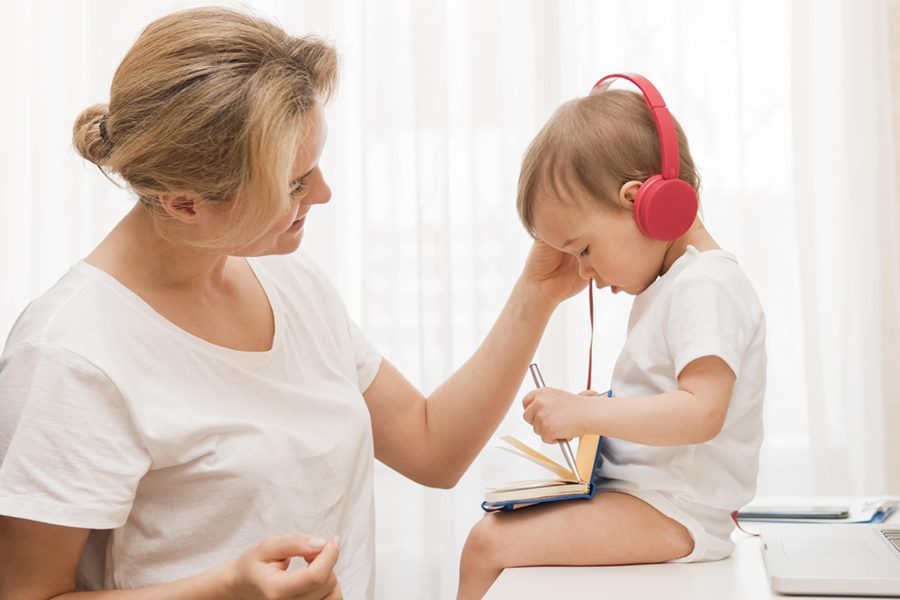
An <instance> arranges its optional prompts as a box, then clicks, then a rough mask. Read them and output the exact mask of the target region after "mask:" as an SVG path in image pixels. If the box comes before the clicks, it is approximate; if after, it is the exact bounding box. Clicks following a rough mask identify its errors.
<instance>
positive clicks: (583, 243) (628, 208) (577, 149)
mask: <svg viewBox="0 0 900 600" xmlns="http://www.w3.org/2000/svg"><path fill="white" fill-rule="evenodd" d="M617 78H621V79H627V80H629V81H631V82H632V83H634V84H635V85H637V86H638V87H639V88H640V89H641V92H642V94H637V93H635V92H630V91H623V90H609V89H607V88H608V86H609V83H610V82H611V81H612V80H613V79H617ZM698 187H699V177H698V175H697V172H696V169H695V167H694V162H693V159H692V158H691V155H690V151H689V149H688V143H687V140H686V138H685V136H684V132H683V131H682V129H681V127H680V126H679V125H678V123H677V122H676V121H675V120H674V119H673V118H672V117H671V115H670V114H669V112H668V109H667V108H666V107H665V104H664V102H663V100H662V97H661V96H660V95H659V92H658V91H657V90H656V89H655V88H654V87H653V85H652V84H651V83H650V82H649V81H647V80H646V79H645V78H643V77H641V76H639V75H634V74H627V75H613V76H609V77H605V78H603V79H601V80H600V82H598V84H597V86H595V89H594V90H593V91H592V93H591V94H590V95H588V96H586V97H583V98H577V99H575V100H572V101H570V102H568V103H566V104H564V105H563V106H562V107H560V108H559V109H558V110H557V111H556V113H555V114H554V115H553V116H552V117H551V119H550V121H549V122H548V123H547V124H546V125H545V126H544V128H543V129H542V130H541V131H540V133H538V135H537V137H536V138H535V139H534V141H533V142H532V143H531V146H530V147H529V149H528V152H527V153H526V155H525V158H524V161H523V164H522V172H521V175H520V178H519V193H518V201H517V207H518V211H519V216H520V218H521V219H522V222H523V223H524V225H525V227H526V228H527V229H528V231H529V232H530V233H531V235H532V236H533V237H534V238H535V239H537V240H539V241H540V242H542V243H543V244H545V245H546V247H547V248H546V249H547V251H548V252H557V253H563V254H565V255H566V258H567V259H568V260H570V261H576V262H577V264H578V268H579V270H580V273H581V276H582V278H584V279H586V280H592V281H593V284H594V285H595V286H596V287H597V288H598V289H601V288H604V287H610V288H611V290H612V292H613V293H618V292H619V291H622V292H625V293H627V294H632V295H634V296H635V299H634V304H633V307H632V310H631V316H630V318H629V321H628V335H627V338H626V340H625V346H624V348H623V349H622V352H621V355H620V356H619V359H618V361H617V363H616V365H615V369H614V371H613V375H612V382H611V386H610V387H611V389H612V390H613V392H614V393H615V396H614V397H612V398H607V397H605V396H597V395H596V394H593V395H592V393H590V392H582V393H581V394H572V393H570V392H567V391H564V390H559V389H554V388H542V389H538V390H534V391H532V392H530V393H529V394H527V395H526V396H525V398H524V401H523V404H524V407H525V414H524V418H525V420H526V421H527V422H528V423H529V424H531V425H532V427H533V428H534V431H535V433H537V434H538V435H539V436H541V439H542V440H543V441H544V442H546V443H553V442H555V440H557V439H571V438H574V437H577V436H580V435H584V434H600V435H603V436H606V439H605V441H604V445H603V449H602V455H603V466H602V467H601V470H600V475H601V477H600V478H599V479H598V480H597V481H595V485H596V487H597V493H596V495H595V496H594V497H593V498H592V499H590V500H573V501H567V502H556V503H549V504H544V505H540V506H535V507H531V508H525V509H520V510H516V511H513V512H507V513H494V514H488V515H486V516H485V517H484V518H483V519H482V520H481V521H480V522H479V523H477V524H476V525H475V527H474V528H473V529H472V531H471V533H470V534H469V538H468V540H467V541H466V545H465V548H464V549H463V554H462V559H461V562H460V585H459V596H458V597H459V598H461V599H463V598H466V599H467V598H480V597H481V596H482V595H483V594H484V593H485V591H486V590H487V589H488V587H490V585H491V583H492V582H493V581H494V580H495V579H496V578H497V576H498V575H499V574H500V572H501V571H502V570H503V569H504V568H506V567H520V566H527V565H622V564H639V563H658V562H666V561H677V562H694V561H709V560H718V559H721V558H725V557H727V556H729V555H730V554H731V552H732V550H733V549H734V544H733V543H732V542H731V539H730V534H731V532H732V529H733V522H732V520H731V513H732V511H735V510H737V509H738V508H740V507H741V506H743V505H744V504H746V503H747V502H748V501H749V500H750V499H752V498H753V496H754V493H755V487H756V477H757V471H758V468H759V449H760V445H761V443H762V437H763V426H762V402H763V396H764V393H765V386H766V350H765V317H764V315H763V310H762V307H761V305H760V302H759V299H758V298H757V296H756V293H755V292H754V290H753V286H752V284H751V283H750V281H749V280H748V279H747V276H746V275H745V274H744V272H743V271H742V270H741V268H740V266H739V265H738V262H737V260H736V259H735V257H734V256H733V255H732V254H730V253H728V252H726V251H724V250H722V249H721V248H719V246H718V245H717V244H716V242H715V240H714V239H713V238H712V236H711V235H710V234H709V232H708V231H707V230H706V228H705V227H704V226H703V224H702V223H701V222H700V220H699V219H698V218H697V216H696V209H697V197H696V190H697V189H698Z"/></svg>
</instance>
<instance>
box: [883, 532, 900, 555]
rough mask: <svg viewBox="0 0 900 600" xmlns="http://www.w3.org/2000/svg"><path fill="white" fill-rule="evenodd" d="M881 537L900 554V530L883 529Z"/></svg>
mask: <svg viewBox="0 0 900 600" xmlns="http://www.w3.org/2000/svg"><path fill="white" fill-rule="evenodd" d="M881 535H883V536H884V537H885V539H886V540H887V541H889V542H890V543H891V545H892V546H893V547H894V550H896V551H897V552H900V529H882V530H881Z"/></svg>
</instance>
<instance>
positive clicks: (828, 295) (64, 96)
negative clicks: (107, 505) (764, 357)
mask: <svg viewBox="0 0 900 600" xmlns="http://www.w3.org/2000/svg"><path fill="white" fill-rule="evenodd" d="M196 4H197V3H187V2H168V3H166V2H139V3H138V2H129V3H119V2H112V1H111V0H107V1H91V2H89V1H85V0H82V1H80V2H76V1H71V2H64V1H62V0H59V1H57V2H50V1H47V0H44V1H36V2H30V3H24V2H3V4H2V15H0V48H2V50H3V55H4V56H7V57H15V59H14V60H7V61H4V66H3V70H4V82H5V84H4V90H5V93H4V94H2V95H0V108H2V114H4V115H6V116H7V118H6V120H5V123H4V134H3V135H4V138H3V142H2V153H3V156H2V160H0V177H2V181H3V192H2V204H0V236H2V237H0V244H2V253H0V267H2V274H3V280H4V282H3V284H2V289H3V293H2V295H0V333H2V334H4V336H5V333H6V332H7V331H8V329H9V328H10V327H11V326H12V323H13V321H14V319H15V316H16V315H17V314H18V313H19V312H20V311H21V310H22V308H24V306H25V304H26V303H27V301H28V300H29V299H30V298H32V297H33V296H35V295H37V294H39V293H40V292H41V291H43V290H44V289H46V288H47V287H48V286H49V285H51V284H52V283H53V282H54V281H55V280H56V279H57V278H58V277H60V276H61V275H62V274H63V272H64V271H65V269H66V268H67V267H68V266H69V265H70V264H71V263H72V262H74V261H76V260H78V259H79V258H81V257H82V256H84V255H85V254H86V253H87V252H88V251H89V250H90V249H91V248H92V247H93V246H94V245H95V244H96V243H97V242H98V241H99V239H101V237H102V236H103V235H104V234H105V232H106V231H108V229H109V228H110V227H111V225H112V224H113V223H114V222H115V221H116V220H117V219H118V218H120V216H121V215H122V214H124V212H125V211H126V210H127V208H128V207H129V205H130V200H129V199H128V198H127V195H126V194H125V193H123V192H122V191H120V190H116V189H114V188H113V187H112V186H111V185H110V184H109V183H108V182H107V181H106V180H105V179H103V177H102V176H100V174H99V173H97V172H96V170H94V169H92V168H89V166H87V165H86V164H84V163H82V162H81V161H80V160H79V159H78V158H77V156H76V155H75V152H74V151H73V150H72V149H71V147H70V132H71V127H72V122H73V120H74V118H75V116H76V115H77V113H78V111H80V110H81V109H82V108H84V107H86V106H87V105H88V104H91V103H94V102H100V101H106V100H107V99H108V86H109V83H110V80H111V77H112V74H113V71H114V69H115V67H116V65H117V64H118V61H119V60H121V58H122V56H123V55H124V53H125V51H126V50H127V48H128V47H129V46H130V44H131V42H132V41H133V40H134V38H135V37H136V36H137V34H138V32H139V30H140V28H141V27H142V26H144V25H146V24H147V23H148V22H149V21H150V20H152V19H153V18H155V17H157V16H160V15H162V14H165V13H167V12H169V11H171V10H175V9H178V8H184V7H187V6H193V5H196ZM230 5H231V6H248V7H250V9H251V10H253V11H255V12H257V13H259V14H261V15H263V16H267V17H270V18H274V19H276V20H277V21H278V22H280V23H281V24H282V25H283V26H284V27H286V28H287V29H288V30H289V31H291V32H293V33H298V34H299V33H309V32H315V33H318V34H320V35H322V36H324V37H326V38H329V39H331V40H332V41H334V42H335V43H336V44H337V46H338V49H339V51H340V53H341V55H342V60H343V65H342V71H341V86H340V89H339V91H338V94H337V98H336V100H335V101H334V102H333V104H332V105H331V106H330V107H329V108H328V110H327V117H328V122H329V131H330V133H329V141H328V143H327V146H326V150H325V154H324V157H323V160H322V166H323V170H324V173H325V176H326V178H327V179H328V181H329V183H330V184H331V186H332V188H333V192H334V194H333V200H332V202H331V203H330V204H329V205H327V206H322V207H316V208H315V210H313V212H312V213H311V214H310V219H309V221H308V232H307V238H306V240H305V241H304V246H305V248H306V249H307V251H308V252H310V253H311V254H313V255H314V257H315V258H316V259H317V260H318V261H319V262H320V264H322V266H323V267H324V268H325V269H326V270H327V271H328V272H329V274H330V275H331V277H332V278H333V280H334V281H335V283H336V284H337V285H338V287H339V288H340V289H341V290H342V292H343V295H344V298H345V300H346V302H347V304H348V306H349V308H350V311H351V313H352V314H353V315H354V317H355V318H356V319H357V321H358V322H360V324H361V325H362V326H363V328H364V330H365V331H366V332H367V334H368V335H369V336H370V337H371V338H372V339H373V340H374V341H375V342H376V344H377V345H378V346H379V347H380V348H381V350H382V351H383V352H384V354H385V356H386V357H388V358H389V359H390V360H391V361H392V362H394V363H395V364H396V365H398V367H399V368H400V369H401V371H403V372H404V373H405V374H406V375H407V377H408V378H409V379H410V380H411V381H413V382H414V383H415V384H417V385H418V386H419V387H420V389H422V390H423V391H425V392H426V393H427V392H429V391H431V390H433V389H434V388H435V387H436V386H437V385H439V384H440V383H441V382H442V381H443V379H444V378H445V377H446V376H447V375H448V374H450V373H451V372H452V370H453V369H454V368H456V367H458V366H459V365H460V364H461V363H462V362H463V361H464V360H466V359H467V358H468V357H469V356H470V355H471V353H472V352H473V351H474V349H475V348H476V346H477V345H478V343H479V342H480V340H481V339H482V338H483V336H484V335H485V334H486V333H487V331H488V330H489V328H490V326H491V325H492V323H493V320H494V318H495V317H496V316H497V314H498V313H499V311H500V309H501V307H502V305H503V303H504V302H505V300H506V297H507V294H508V293H509V291H510V289H511V288H512V285H513V283H514V281H515V279H516V277H517V275H518V273H519V270H520V269H521V266H522V264H523V262H524V260H525V256H526V254H527V251H528V248H529V245H530V240H529V239H528V237H527V235H526V233H525V232H524V230H523V228H522V227H521V225H520V224H519V222H518V219H517V216H516V213H515V193H516V180H517V177H518V166H519V161H520V159H521V157H522V154H523V153H524V151H525V148H526V146H527V144H528V142H529V141H530V139H531V137H532V136H533V135H534V134H535V133H536V132H537V130H538V129H539V128H540V126H541V125H542V124H543V122H544V121H545V120H546V119H547V118H548V117H549V116H550V114H551V113H552V111H553V110H554V109H555V107H556V106H558V105H559V104H560V103H562V102H563V101H565V100H567V99H570V98H572V97H574V96H576V95H583V94H585V93H587V92H588V90H589V89H590V87H591V85H592V84H593V83H594V81H595V80H596V79H598V78H599V77H600V76H601V75H603V74H606V73H609V72H613V71H619V70H631V71H636V72H639V73H642V74H644V75H646V76H648V77H649V78H650V79H651V80H652V81H654V82H655V83H656V84H657V86H658V87H659V88H660V90H661V92H662V94H663V96H664V97H665V98H666V100H667V102H668V104H669V106H670V107H671V108H672V111H673V113H674V114H675V115H676V117H677V118H678V119H679V121H680V122H681V124H682V125H683V127H684V128H685V130H686V132H687V135H688V138H689V140H690V142H691V149H692V152H693V155H694V158H695V161H696V162H697V164H698V166H699V168H700V170H701V175H702V178H703V187H702V190H701V203H702V210H703V215H704V218H705V222H706V223H707V225H708V227H709V229H710V231H711V232H712V234H713V236H714V237H715V238H716V239H717V241H718V242H719V243H720V244H721V245H722V246H723V247H724V248H725V249H727V250H730V251H732V252H734V253H735V254H736V255H737V257H738V259H739V261H740V263H741V264H742V266H743V268H744V269H745V270H746V271H747V273H748V275H749V276H750V278H751V279H752V280H753V282H754V284H755V285H756V288H757V290H758V292H759V295H760V297H761V299H762V301H763V304H764V306H765V309H766V313H767V320H768V322H767V326H768V350H769V373H768V393H767V399H766V402H767V406H766V442H765V447H764V451H763V455H762V467H761V476H760V492H761V493H770V494H771V493H808V492H844V493H875V492H880V491H883V489H884V486H885V485H886V483H885V468H886V467H885V459H884V441H883V434H882V432H883V431H884V428H883V427H884V426H883V425H882V416H883V415H884V413H885V410H886V405H885V404H884V402H885V400H884V399H885V398H886V397H889V396H888V395H886V394H885V391H884V390H883V389H882V387H883V386H882V382H883V381H884V377H885V369H884V368H883V363H882V354H881V350H880V349H881V344H882V342H883V341H884V340H885V339H886V338H887V337H888V336H889V335H890V332H889V331H888V330H886V329H884V327H885V326H886V325H885V324H887V325H890V324H891V323H892V324H893V326H896V319H894V320H893V321H891V320H890V319H888V318H887V317H886V316H885V315H889V310H890V309H889V307H888V306H889V305H888V302H889V299H890V298H897V293H896V290H897V281H896V277H897V269H896V268H895V267H896V265H897V262H896V261H897V247H896V239H897V238H896V231H895V230H893V229H891V228H892V227H895V225H896V212H891V211H896V196H895V195H894V194H895V192H893V190H894V188H893V187H890V186H892V185H893V180H892V179H891V176H890V169H891V167H890V165H891V164H892V163H891V162H890V161H891V160H892V158H891V157H892V156H893V154H892V149H891V145H890V140H889V139H888V138H886V135H887V134H886V133H885V132H886V131H889V127H888V123H889V118H890V108H891V106H890V100H888V98H889V96H888V90H887V89H886V79H885V65H886V58H885V56H886V50H885V46H884V44H885V40H886V39H887V35H886V30H885V25H884V18H883V15H884V12H885V7H886V4H885V3H884V2H879V1H874V0H873V1H870V2H853V3H851V2H849V1H846V0H845V1H844V2H841V1H838V0H827V1H825V2H815V3H813V2H812V1H811V0H806V1H799V0H798V1H795V2H793V3H790V2H782V1H780V0H763V1H760V2H752V3H751V2H739V1H737V0H731V1H725V2H712V1H709V2H701V1H694V2H666V1H664V0H659V1H653V2H651V1H639V2H634V1H625V0H617V1H603V2H588V1H569V2H549V1H541V0H531V1H509V2H498V1H493V0H492V1H481V0H479V1H475V0H467V1H464V2H451V1H443V2H416V1H413V0H408V1H406V2H399V1H389V2H388V1H386V2H378V3H374V2H366V1H364V0H342V1H333V2H332V1H328V2H326V1H324V0H323V1H304V2H288V1H283V2H276V1H271V2H250V3H247V4H240V5H236V4H230ZM618 85H620V86H621V85H624V84H618ZM894 106H895V107H896V100H895V101H894ZM823 125H824V126H823ZM891 240H894V242H891ZM885 274H886V275H885ZM891 275H893V277H892V276H891ZM629 308H630V299H629V298H627V297H625V296H624V295H618V296H615V297H613V296H611V295H610V294H609V293H608V292H605V293H600V294H598V295H597V315H598V319H597V336H596V341H595V354H594V364H595V373H594V381H595V382H596V384H595V387H596V388H597V389H600V388H602V387H603V386H604V385H605V384H606V383H607V382H608V381H609V377H610V373H611V371H612V367H613V364H614V362H615V359H616V356H617V353H618V350H619V348H620V347H621V344H622V342H623V339H624V335H625V324H626V321H627V316H628V311H629ZM894 334H895V335H896V332H894ZM588 339H589V331H588V315H587V301H586V298H585V296H584V295H582V296H579V297H577V298H575V299H573V300H572V301H570V302H568V303H567V304H566V305H564V306H563V307H561V308H560V310H558V311H557V313H556V315H555V316H554V318H553V320H552V322H551V325H550V327H549V329H548V332H547V334H546V336H545V338H544V340H543V342H542V344H541V347H540V349H539V351H538V355H537V360H538V361H539V362H540V363H541V368H542V371H543V373H544V377H545V379H546V381H547V384H548V385H553V386H558V387H564V388H568V389H571V390H573V391H578V390H580V389H582V387H583V386H584V383H585V377H586V364H587V343H588ZM885 360H886V359H885ZM894 367H895V368H896V365H894ZM527 389H530V384H529V382H527V381H525V382H524V383H523V392H524V391H525V390H527ZM894 418H896V413H894ZM500 429H501V431H502V432H503V433H512V434H515V435H518V436H521V437H523V438H526V439H531V438H530V437H529V436H530V435H531V434H530V430H529V429H528V427H527V425H526V424H525V423H524V422H523V421H522V420H521V405H520V402H519V400H516V402H514V404H513V407H512V409H511V411H510V414H509V415H508V417H507V419H506V421H505V422H504V423H503V425H502V426H501V428H500ZM531 441H533V442H534V443H536V444H537V443H539V441H538V440H537V438H534V439H531ZM547 448H548V449H547V451H548V452H550V453H553V452H554V451H555V448H554V447H552V446H550V447H547ZM410 451H411V452H415V451H416V449H415V448H410ZM515 463H516V461H515V460H514V459H513V460H510V457H508V456H506V455H501V454H500V453H498V452H496V451H493V450H492V449H491V446H489V447H488V449H487V450H486V451H485V452H483V453H482V454H481V456H480V457H479V459H478V460H477V461H476V462H475V464H474V465H473V467H472V469H471V470H470V471H469V473H467V475H466V476H465V477H464V478H463V480H462V481H461V483H460V485H459V486H457V488H455V489H454V490H452V491H439V490H427V489H423V488H421V487H419V486H417V485H415V484H412V483H410V482H408V481H407V480H404V479H403V478H402V477H400V476H398V475H396V474H395V473H393V472H391V471H390V470H388V469H387V468H384V467H382V466H380V465H379V467H378V469H377V470H376V505H377V508H376V511H377V554H378V587H377V589H378V596H379V597H380V598H398V597H422V598H426V597H427V598H452V597H453V595H454V591H455V585H456V573H457V562H458V559H459V553H460V550H461V548H462V544H463V542H464V540H465V537H466V534H467V532H468V530H469V528H470V527H471V526H472V524H473V523H474V522H475V521H476V520H477V519H478V518H480V516H481V511H480V509H479V507H478V505H479V502H480V499H481V496H482V493H483V489H484V486H485V485H486V484H488V483H498V482H502V481H508V480H511V479H514V478H517V477H523V478H527V477H532V476H535V475H536V474H537V473H535V472H534V471H532V470H531V468H530V467H529V466H527V465H519V464H515ZM895 491H896V490H895Z"/></svg>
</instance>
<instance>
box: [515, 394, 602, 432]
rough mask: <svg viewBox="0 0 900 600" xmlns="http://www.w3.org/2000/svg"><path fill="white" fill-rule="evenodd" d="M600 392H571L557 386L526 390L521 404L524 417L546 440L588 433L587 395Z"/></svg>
mask: <svg viewBox="0 0 900 600" xmlns="http://www.w3.org/2000/svg"><path fill="white" fill-rule="evenodd" d="M596 395H597V392H594V391H591V390H587V391H584V392H581V393H580V394H578V395H576V394H572V393H570V392H566V391H563V390H558V389H556V388H549V387H543V388H539V389H536V390H532V391H530V392H528V393H527V394H525V398H523V399H522V405H523V406H524V407H525V414H524V419H525V421H527V422H528V424H530V425H531V427H532V429H534V432H535V433H536V434H538V435H539V436H541V440H543V441H544V443H547V444H552V443H553V442H555V441H557V440H570V439H572V438H575V437H578V436H580V435H583V434H585V433H596V432H587V431H585V426H584V423H585V413H586V412H587V408H588V405H587V401H586V400H585V396H596Z"/></svg>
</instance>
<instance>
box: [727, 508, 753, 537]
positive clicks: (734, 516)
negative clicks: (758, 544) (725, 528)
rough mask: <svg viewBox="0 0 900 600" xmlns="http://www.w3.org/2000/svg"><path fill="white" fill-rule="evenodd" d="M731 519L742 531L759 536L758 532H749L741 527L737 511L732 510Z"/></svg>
mask: <svg viewBox="0 0 900 600" xmlns="http://www.w3.org/2000/svg"><path fill="white" fill-rule="evenodd" d="M731 520H732V521H734V524H735V525H736V526H737V528H738V529H740V530H741V531H743V532H744V533H746V534H747V535H752V536H754V537H759V534H758V533H750V532H749V531H747V530H746V529H744V528H743V527H741V523H740V521H738V511H734V512H733V513H731Z"/></svg>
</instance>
